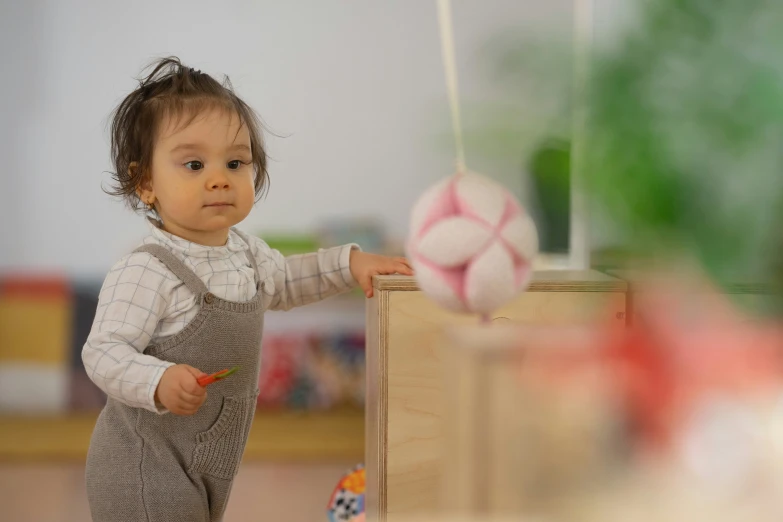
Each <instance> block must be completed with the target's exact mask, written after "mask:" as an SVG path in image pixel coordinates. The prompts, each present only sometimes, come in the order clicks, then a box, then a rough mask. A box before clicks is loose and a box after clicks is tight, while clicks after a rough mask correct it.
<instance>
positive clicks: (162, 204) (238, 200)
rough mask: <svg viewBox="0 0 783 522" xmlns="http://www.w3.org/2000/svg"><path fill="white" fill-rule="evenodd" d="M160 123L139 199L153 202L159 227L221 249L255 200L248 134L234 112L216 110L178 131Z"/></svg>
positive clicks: (172, 125)
mask: <svg viewBox="0 0 783 522" xmlns="http://www.w3.org/2000/svg"><path fill="white" fill-rule="evenodd" d="M177 124H178V122H177V120H176V119H174V120H164V121H163V122H161V127H160V133H159V137H158V140H157V143H156V144H155V150H154V153H153V157H152V172H151V176H150V179H149V182H148V183H145V185H144V186H143V187H141V190H140V192H139V195H140V197H141V199H142V201H145V202H149V200H150V199H153V200H154V203H155V207H156V209H157V212H158V215H160V217H161V220H162V221H163V228H164V229H165V230H166V231H168V232H170V233H172V234H175V235H177V236H180V237H182V238H184V239H187V240H189V241H193V242H195V243H199V244H202V245H209V246H222V245H225V243H226V240H227V238H228V230H229V228H230V227H232V226H234V225H236V224H237V223H239V222H240V221H242V220H243V219H245V218H246V217H247V215H248V214H249V213H250V210H251V209H252V208H253V203H254V202H255V188H254V185H253V180H254V172H253V165H252V156H251V150H250V134H249V133H248V132H247V128H246V127H244V126H240V122H239V118H238V117H237V115H236V114H231V113H230V112H228V111H226V110H221V109H214V110H211V111H209V112H206V113H204V114H203V115H199V116H198V117H197V118H196V119H194V120H193V122H192V123H190V125H188V126H186V127H182V128H180V127H179V126H178V125H177Z"/></svg>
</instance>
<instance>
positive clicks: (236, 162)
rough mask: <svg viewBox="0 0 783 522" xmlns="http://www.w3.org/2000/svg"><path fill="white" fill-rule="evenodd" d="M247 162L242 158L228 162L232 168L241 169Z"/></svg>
mask: <svg viewBox="0 0 783 522" xmlns="http://www.w3.org/2000/svg"><path fill="white" fill-rule="evenodd" d="M244 164H245V162H244V161H241V160H233V161H229V162H228V168H229V169H231V170H239V169H240V168H241V167H242V165H244Z"/></svg>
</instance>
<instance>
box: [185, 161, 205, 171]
mask: <svg viewBox="0 0 783 522" xmlns="http://www.w3.org/2000/svg"><path fill="white" fill-rule="evenodd" d="M185 168H186V169H189V170H201V169H203V168H204V164H203V163H201V162H200V161H188V162H187V163H185Z"/></svg>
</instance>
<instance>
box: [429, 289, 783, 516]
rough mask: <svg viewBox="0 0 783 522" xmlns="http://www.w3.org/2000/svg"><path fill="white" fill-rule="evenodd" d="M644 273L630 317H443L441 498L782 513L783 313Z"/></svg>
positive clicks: (613, 511)
mask: <svg viewBox="0 0 783 522" xmlns="http://www.w3.org/2000/svg"><path fill="white" fill-rule="evenodd" d="M649 283H650V290H648V291H645V292H642V293H638V294H636V298H635V301H636V302H635V307H636V308H637V310H636V313H637V318H638V320H637V321H636V322H635V323H634V324H633V325H631V326H629V327H628V328H627V329H616V328H606V327H605V326H602V325H593V326H592V327H575V328H570V329H568V328H565V329H564V328H559V329H553V328H547V327H532V326H526V327H521V326H500V325H494V326H492V327H478V326H476V327H460V328H454V329H452V330H451V331H450V332H448V334H447V340H446V345H445V347H444V348H446V349H448V350H450V357H449V358H448V359H447V367H448V368H447V370H446V372H445V373H444V375H445V376H446V378H445V379H444V397H445V399H446V402H445V410H444V413H445V414H444V423H445V426H446V428H445V433H446V453H445V454H444V455H443V463H444V466H446V468H445V472H444V473H443V483H442V484H443V492H444V497H443V501H444V508H446V509H450V510H452V511H454V512H456V513H460V514H476V515H478V514H499V513H516V514H520V515H528V516H540V517H543V519H547V520H549V519H551V520H567V521H569V522H582V521H584V522H593V521H596V522H597V521H601V522H614V521H618V522H619V521H624V520H634V521H643V522H647V521H649V522H653V521H655V522H658V521H669V520H694V521H707V520H709V521H710V522H729V521H731V522H744V521H747V520H753V521H754V522H767V521H769V522H772V521H777V520H781V519H783V508H782V507H781V504H780V502H779V492H780V488H781V486H783V366H782V365H781V363H782V362H783V358H781V348H782V347H783V328H781V325H780V324H778V323H774V322H760V321H758V320H753V319H751V318H748V317H746V316H744V315H742V314H741V313H739V312H738V311H737V310H736V309H735V308H734V307H733V306H732V305H731V304H730V302H728V301H727V300H726V298H725V296H723V295H721V294H718V293H717V292H715V291H713V290H712V289H711V288H709V286H707V285H702V284H700V283H697V282H694V281H693V280H689V281H687V282H686V281H683V280H681V279H675V278H661V279H655V280H650V281H649ZM686 283H687V284H686ZM548 517H551V518H548Z"/></svg>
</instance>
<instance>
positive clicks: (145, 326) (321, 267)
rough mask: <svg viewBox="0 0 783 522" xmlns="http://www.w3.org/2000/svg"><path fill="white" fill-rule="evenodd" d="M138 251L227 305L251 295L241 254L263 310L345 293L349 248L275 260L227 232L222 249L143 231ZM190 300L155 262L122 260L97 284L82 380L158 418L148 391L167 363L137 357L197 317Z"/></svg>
mask: <svg viewBox="0 0 783 522" xmlns="http://www.w3.org/2000/svg"><path fill="white" fill-rule="evenodd" d="M150 226H151V229H152V233H151V235H150V236H148V237H147V238H146V239H145V240H144V244H158V245H162V246H164V247H165V248H167V249H168V250H170V251H171V252H172V253H173V254H174V255H175V256H177V257H178V258H179V259H180V260H182V261H183V262H184V263H185V265H186V266H187V267H188V268H190V269H191V270H193V271H194V272H195V273H196V275H198V276H199V277H200V278H201V280H202V281H204V284H205V285H206V286H207V288H208V289H209V291H210V292H211V293H213V294H214V295H216V296H217V297H220V298H222V299H227V300H230V301H238V302H243V301H249V300H251V299H252V298H253V297H254V296H255V292H256V286H255V279H254V274H253V268H252V267H251V265H250V261H249V260H248V259H247V256H246V254H245V251H246V250H247V249H248V248H249V249H250V251H251V253H252V254H253V255H254V256H255V259H256V262H257V263H258V271H259V275H260V277H261V279H262V281H264V283H265V284H264V286H263V287H262V288H263V292H264V295H263V306H264V308H265V309H267V310H288V309H290V308H293V307H296V306H302V305H306V304H309V303H313V302H315V301H319V300H321V299H325V298H327V297H330V296H334V295H337V294H339V293H342V292H345V291H348V290H350V289H351V288H353V287H354V286H355V285H356V282H355V280H354V278H353V276H352V275H351V271H350V262H349V261H350V252H351V250H352V249H353V248H358V246H356V245H345V246H342V247H337V248H331V249H324V250H319V251H318V252H315V253H312V254H304V255H297V256H290V257H283V255H282V254H281V253H280V252H278V251H277V250H273V249H271V248H270V247H269V246H268V245H267V244H266V243H264V242H263V241H262V240H260V239H258V238H256V237H253V236H250V235H248V234H245V233H243V232H240V231H239V230H236V229H232V230H231V231H230V233H229V236H228V241H227V243H226V245H225V246H222V247H207V246H203V245H198V244H195V243H191V242H189V241H186V240H184V239H182V238H179V237H176V236H173V235H171V234H168V233H166V232H164V231H163V230H161V229H160V228H158V227H157V226H155V225H154V224H151V225H150ZM198 311H199V304H198V303H197V302H196V296H195V295H194V294H193V293H192V292H191V291H190V290H188V288H187V287H186V286H185V285H184V283H182V281H180V280H179V279H178V278H177V277H176V276H175V275H174V274H173V273H172V272H171V271H170V270H169V269H168V268H166V267H165V266H164V265H163V263H161V262H160V261H159V260H158V259H157V258H156V257H154V256H152V255H151V254H149V253H146V252H140V253H132V254H129V255H126V256H125V257H123V258H122V259H120V261H119V262H117V263H116V264H115V265H114V266H113V267H112V269H111V270H110V271H109V274H108V275H107V276H106V280H105V281H104V283H103V287H102V289H101V293H100V297H99V302H98V309H97V311H96V314H95V321H94V323H93V326H92V331H91V332H90V336H89V338H88V339H87V342H86V344H85V345H84V348H83V349H82V361H84V367H85V369H86V370H87V374H88V375H89V376H90V378H91V379H92V381H93V382H94V383H95V384H96V385H98V387H99V388H101V389H102V390H103V391H104V392H106V394H108V395H109V396H110V397H113V398H114V399H117V400H119V401H121V402H122V403H124V404H127V405H129V406H134V407H140V408H145V409H147V410H150V411H153V412H157V413H164V412H165V410H163V409H161V408H160V407H159V406H157V405H156V404H155V400H154V396H155V389H156V388H157V386H158V382H159V381H160V378H161V376H162V375H163V372H164V370H166V368H168V367H169V366H172V364H173V363H170V362H165V361H161V360H160V359H157V358H155V357H152V356H150V355H144V353H143V352H144V349H145V348H146V347H147V346H148V345H149V344H151V343H159V342H160V341H162V340H164V339H166V338H167V337H171V336H172V335H175V334H176V333H178V332H179V331H181V330H182V329H183V328H184V327H185V326H186V325H187V324H188V323H189V322H190V321H191V320H192V319H193V318H194V317H195V316H196V314H197V313H198Z"/></svg>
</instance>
